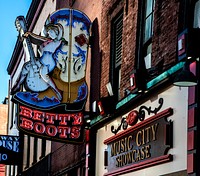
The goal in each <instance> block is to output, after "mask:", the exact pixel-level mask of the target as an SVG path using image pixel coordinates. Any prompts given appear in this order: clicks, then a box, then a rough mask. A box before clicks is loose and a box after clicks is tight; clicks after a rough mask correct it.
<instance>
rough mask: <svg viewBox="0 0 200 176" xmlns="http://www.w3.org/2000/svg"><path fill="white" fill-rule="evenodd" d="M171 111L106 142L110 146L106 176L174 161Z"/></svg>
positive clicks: (141, 123) (108, 147) (167, 110)
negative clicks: (171, 149)
mask: <svg viewBox="0 0 200 176" xmlns="http://www.w3.org/2000/svg"><path fill="white" fill-rule="evenodd" d="M172 114H173V110H172V109H171V108H169V109H166V110H164V111H162V112H160V113H158V114H156V115H155V116H153V117H151V118H148V119H146V120H144V121H142V122H140V123H138V124H136V125H135V126H132V127H130V128H129V129H127V130H125V131H122V132H120V133H118V134H117V135H115V136H113V137H111V138H108V139H107V140H105V141H104V144H106V145H107V152H108V154H107V156H108V158H107V167H106V168H107V170H108V173H107V174H105V175H118V174H122V173H127V172H130V171H135V170H138V169H142V168H145V167H149V166H153V165H156V164H160V163H163V162H167V161H171V160H172V155H170V154H167V153H168V150H169V149H170V148H171V147H172V122H169V121H167V117H169V116H170V115H172Z"/></svg>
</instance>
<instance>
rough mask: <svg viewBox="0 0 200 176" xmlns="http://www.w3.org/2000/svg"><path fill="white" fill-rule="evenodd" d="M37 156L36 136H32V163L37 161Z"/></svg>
mask: <svg viewBox="0 0 200 176" xmlns="http://www.w3.org/2000/svg"><path fill="white" fill-rule="evenodd" d="M37 156H38V138H36V137H34V150H33V164H35V163H36V162H37Z"/></svg>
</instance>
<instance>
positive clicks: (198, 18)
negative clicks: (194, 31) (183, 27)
mask: <svg viewBox="0 0 200 176" xmlns="http://www.w3.org/2000/svg"><path fill="white" fill-rule="evenodd" d="M193 28H200V0H198V1H197V2H196V3H195V8H194V23H193Z"/></svg>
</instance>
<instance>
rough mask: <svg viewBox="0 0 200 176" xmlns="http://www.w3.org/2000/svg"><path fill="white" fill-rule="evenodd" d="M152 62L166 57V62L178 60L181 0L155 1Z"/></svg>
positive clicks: (154, 62)
mask: <svg viewBox="0 0 200 176" xmlns="http://www.w3.org/2000/svg"><path fill="white" fill-rule="evenodd" d="M155 2H156V3H155V16H154V35H153V46H152V51H153V53H152V64H153V65H155V64H156V63H157V62H158V61H159V60H161V59H164V61H165V62H164V64H170V63H173V62H175V61H176V47H177V36H178V13H179V2H178V1H177V0H172V1H171V0H166V1H161V0H157V1H155Z"/></svg>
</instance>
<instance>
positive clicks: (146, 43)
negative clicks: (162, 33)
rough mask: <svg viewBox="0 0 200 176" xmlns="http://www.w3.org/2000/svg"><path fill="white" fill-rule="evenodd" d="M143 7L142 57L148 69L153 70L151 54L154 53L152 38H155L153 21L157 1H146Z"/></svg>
mask: <svg viewBox="0 0 200 176" xmlns="http://www.w3.org/2000/svg"><path fill="white" fill-rule="evenodd" d="M143 2H144V4H143V5H142V9H141V11H142V13H143V15H142V16H143V24H142V26H141V27H142V28H143V30H142V31H143V34H142V42H141V43H142V53H143V54H142V55H143V58H144V61H145V66H146V69H149V68H151V53H152V36H153V21H154V8H155V0H144V1H143Z"/></svg>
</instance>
